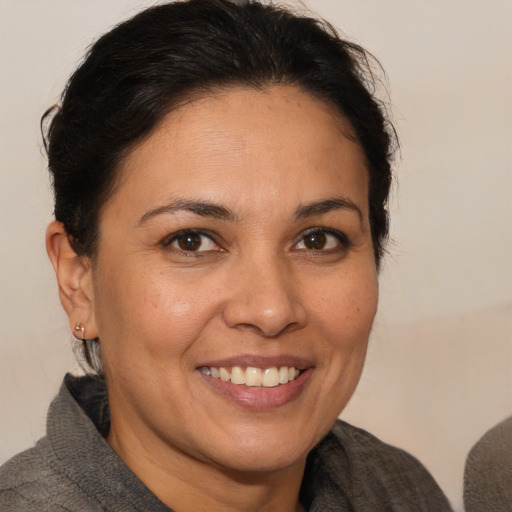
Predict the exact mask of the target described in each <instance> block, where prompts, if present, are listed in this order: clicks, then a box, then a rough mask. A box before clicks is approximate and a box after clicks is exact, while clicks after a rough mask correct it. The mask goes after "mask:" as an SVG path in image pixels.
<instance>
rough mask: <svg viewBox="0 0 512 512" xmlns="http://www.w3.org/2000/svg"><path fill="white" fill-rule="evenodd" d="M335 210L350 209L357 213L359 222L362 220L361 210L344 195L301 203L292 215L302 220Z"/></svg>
mask: <svg viewBox="0 0 512 512" xmlns="http://www.w3.org/2000/svg"><path fill="white" fill-rule="evenodd" d="M335 210H349V211H352V212H354V213H356V214H357V216H358V217H359V220H360V221H361V222H362V221H363V212H362V211H361V209H360V208H359V206H357V205H356V204H355V203H354V202H353V201H351V200H350V199H348V198H346V197H333V198H330V199H323V200H322V201H315V202H313V203H307V204H304V205H301V206H299V207H298V208H297V209H296V210H295V214H294V216H293V217H294V219H295V220H303V219H306V218H308V217H313V216H315V215H322V214H324V213H329V212H331V211H335Z"/></svg>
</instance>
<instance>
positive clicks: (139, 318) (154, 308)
mask: <svg viewBox="0 0 512 512" xmlns="http://www.w3.org/2000/svg"><path fill="white" fill-rule="evenodd" d="M125 275H131V276H132V277H131V279H129V280H127V279H126V278H124V276H125ZM102 282H103V283H108V286H101V283H102ZM216 297H218V294H216V293H214V292H213V291H210V292H209V291H208V288H207V287H204V286H201V287H198V286H197V285H195V284H194V283H191V282H189V281H183V280H180V279H179V278H177V277H176V276H168V275H166V274H165V273H163V272H152V273H149V272H141V271H140V269H137V270H132V271H131V272H130V271H129V270H127V271H126V272H120V271H119V269H118V270H117V271H113V272H111V273H110V274H109V276H108V279H103V281H102V280H101V279H98V294H97V300H96V301H95V310H96V311H97V322H98V330H99V334H100V340H101V343H102V348H103V352H104V356H105V358H107V359H108V360H109V362H110V363H114V359H113V358H115V361H116V362H117V363H121V362H122V361H123V360H124V361H125V364H126V365H128V364H130V365H131V364H133V362H134V361H139V362H141V363H142V362H143V361H145V360H147V359H155V360H157V361H156V363H157V362H158V360H159V358H160V357H161V356H169V357H171V358H172V357H176V358H178V356H180V355H183V354H184V353H186V351H187V350H188V348H189V347H190V346H191V345H192V344H193V343H194V341H196V340H197V338H198V337H199V336H200V333H201V331H202V330H203V328H204V326H205V324H206V323H208V322H209V321H210V319H211V318H212V316H214V315H215V312H216V310H217V302H216V300H215V298H216ZM121 346H122V351H119V350H117V349H119V348H121ZM130 360H131V361H132V363H131V362H130ZM169 362H171V361H168V363H169ZM175 362H176V363H179V361H178V359H176V361H175ZM153 363H154V362H153Z"/></svg>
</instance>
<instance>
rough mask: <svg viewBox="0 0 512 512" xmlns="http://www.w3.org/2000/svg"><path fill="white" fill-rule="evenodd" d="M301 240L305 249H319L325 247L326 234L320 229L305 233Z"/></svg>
mask: <svg viewBox="0 0 512 512" xmlns="http://www.w3.org/2000/svg"><path fill="white" fill-rule="evenodd" d="M303 240H304V246H305V247H306V249H311V250H320V249H324V248H325V245H326V243H327V236H326V234H325V233H322V232H321V231H316V232H314V233H310V234H308V235H306V236H305V237H304V239H303Z"/></svg>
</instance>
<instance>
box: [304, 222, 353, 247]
mask: <svg viewBox="0 0 512 512" xmlns="http://www.w3.org/2000/svg"><path fill="white" fill-rule="evenodd" d="M317 234H321V235H328V236H329V235H330V236H333V237H334V238H336V240H337V241H338V242H339V244H340V246H341V247H336V248H332V249H308V248H305V249H300V250H304V251H308V252H312V253H317V254H320V253H324V254H325V253H334V252H340V251H346V250H347V249H350V248H351V247H352V246H353V245H354V244H353V243H352V242H351V241H350V239H349V238H348V236H347V235H346V234H345V233H343V232H341V231H338V230H337V229H330V228H322V227H313V228H308V229H306V230H305V231H303V232H302V233H301V234H300V238H299V240H298V241H297V242H296V243H295V244H294V246H297V245H298V244H299V243H301V242H304V240H305V239H306V238H307V237H308V236H311V235H317Z"/></svg>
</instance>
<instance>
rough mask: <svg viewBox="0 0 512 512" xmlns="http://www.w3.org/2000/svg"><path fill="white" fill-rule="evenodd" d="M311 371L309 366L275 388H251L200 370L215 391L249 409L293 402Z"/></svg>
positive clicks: (280, 405) (273, 406)
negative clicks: (225, 380)
mask: <svg viewBox="0 0 512 512" xmlns="http://www.w3.org/2000/svg"><path fill="white" fill-rule="evenodd" d="M311 372H312V369H311V368H308V369H307V370H304V371H303V372H302V373H301V374H300V375H299V376H298V377H297V378H296V379H294V380H291V381H290V382H288V383H287V384H279V386H275V387H273V388H264V387H253V388H251V387H249V386H244V385H243V384H242V385H241V384H233V383H232V382H231V381H227V382H224V381H223V380H221V379H215V378H214V377H210V376H208V375H205V374H204V373H202V372H201V371H200V370H198V373H199V375H200V376H201V377H202V378H203V379H204V380H205V381H206V383H207V384H208V385H209V386H211V387H212V388H213V389H214V390H215V391H217V392H218V393H219V394H221V395H223V396H224V397H226V398H228V399H230V400H231V401H233V402H235V403H236V404H238V405H240V406H242V407H245V408H247V409H274V408H276V407H282V406H283V405H286V404H288V403H290V402H293V401H294V400H296V399H297V398H298V397H299V396H300V395H301V393H302V392H303V390H304V387H305V385H306V383H307V381H308V380H309V376H310V375H311Z"/></svg>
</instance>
